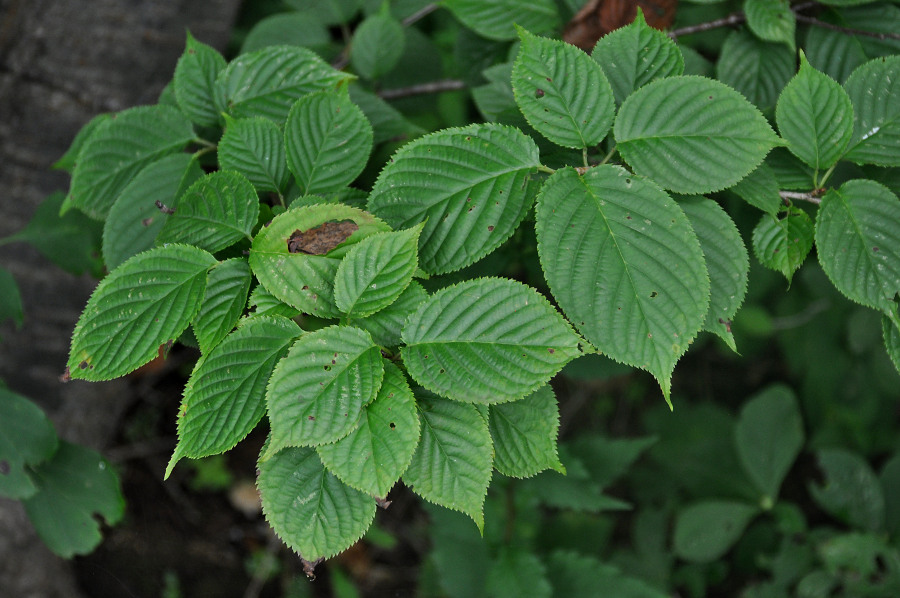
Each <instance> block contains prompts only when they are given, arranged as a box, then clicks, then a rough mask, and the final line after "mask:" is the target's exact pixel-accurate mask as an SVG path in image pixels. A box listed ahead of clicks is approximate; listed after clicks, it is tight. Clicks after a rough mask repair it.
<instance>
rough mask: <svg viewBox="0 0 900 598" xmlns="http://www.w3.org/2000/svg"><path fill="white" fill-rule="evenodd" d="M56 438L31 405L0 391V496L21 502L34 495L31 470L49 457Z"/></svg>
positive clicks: (41, 415) (40, 411) (51, 425)
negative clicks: (1, 469)
mask: <svg viewBox="0 0 900 598" xmlns="http://www.w3.org/2000/svg"><path fill="white" fill-rule="evenodd" d="M58 447H59V439H58V438H57V437H56V430H54V429H53V424H52V423H50V420H49V419H48V418H47V416H46V415H44V412H43V411H42V410H41V408H40V407H38V406H37V405H36V404H35V403H33V402H31V401H30V400H28V399H26V398H25V397H23V396H21V395H18V394H16V393H14V392H11V391H9V390H7V389H5V388H0V462H2V463H4V464H5V468H4V471H3V475H2V476H0V496H5V497H7V498H12V499H16V500H21V499H23V498H28V497H29V496H32V495H34V493H35V492H37V490H38V488H37V486H36V485H35V482H34V478H33V477H32V475H31V470H32V469H33V468H34V466H36V465H38V464H39V463H41V462H43V461H46V460H47V459H49V458H50V457H52V456H53V453H55V452H56V450H57V448H58Z"/></svg>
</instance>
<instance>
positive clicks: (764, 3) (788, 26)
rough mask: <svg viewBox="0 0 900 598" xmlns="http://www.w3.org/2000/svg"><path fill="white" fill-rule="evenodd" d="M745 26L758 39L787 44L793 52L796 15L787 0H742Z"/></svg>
mask: <svg viewBox="0 0 900 598" xmlns="http://www.w3.org/2000/svg"><path fill="white" fill-rule="evenodd" d="M744 15H745V16H746V17H747V27H749V28H750V31H752V32H753V33H754V35H756V36H757V37H759V38H760V39H764V40H766V41H769V42H782V43H785V44H787V46H788V47H789V48H790V49H791V52H792V53H793V51H794V47H795V40H794V35H795V32H796V29H797V17H796V16H795V15H794V13H793V12H792V11H791V6H790V2H788V0H744Z"/></svg>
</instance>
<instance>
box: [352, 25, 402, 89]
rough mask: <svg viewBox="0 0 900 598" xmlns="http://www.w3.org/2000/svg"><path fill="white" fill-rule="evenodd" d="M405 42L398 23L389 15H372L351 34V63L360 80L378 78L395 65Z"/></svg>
mask: <svg viewBox="0 0 900 598" xmlns="http://www.w3.org/2000/svg"><path fill="white" fill-rule="evenodd" d="M405 41H406V39H405V37H404V35H403V25H401V24H400V22H399V21H398V20H396V19H394V18H392V17H391V16H390V15H383V14H376V15H372V16H371V17H368V18H367V19H365V20H364V21H363V22H362V23H360V24H359V27H357V28H356V31H354V32H353V43H352V45H351V46H350V64H352V65H353V70H355V71H356V72H357V73H358V74H359V75H360V76H361V77H363V78H365V79H378V78H379V77H381V76H382V75H384V74H386V73H389V72H391V71H392V70H393V69H394V67H395V66H397V61H399V60H400V57H401V56H402V55H403V47H404V44H405Z"/></svg>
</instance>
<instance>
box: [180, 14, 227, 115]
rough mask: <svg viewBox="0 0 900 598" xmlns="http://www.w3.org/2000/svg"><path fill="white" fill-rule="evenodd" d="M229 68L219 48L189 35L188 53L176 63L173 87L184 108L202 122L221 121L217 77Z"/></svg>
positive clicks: (186, 45)
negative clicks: (215, 98) (217, 105)
mask: <svg viewBox="0 0 900 598" xmlns="http://www.w3.org/2000/svg"><path fill="white" fill-rule="evenodd" d="M224 68H225V59H224V58H222V55H221V54H219V52H218V50H216V49H215V48H212V47H210V46H207V45H206V44H203V43H200V42H198V41H197V40H196V39H194V36H193V35H191V33H190V32H188V34H187V42H186V43H185V48H184V53H183V54H182V55H181V58H179V59H178V64H176V65H175V77H174V79H173V80H172V86H173V88H174V91H175V100H176V101H177V102H178V107H179V108H181V111H182V112H184V113H185V114H187V115H188V118H190V119H191V121H192V122H195V123H197V124H198V125H206V126H212V125H215V124H218V122H219V112H218V110H216V104H215V100H214V97H215V86H216V77H218V76H219V73H220V72H221V71H222V70H223V69H224Z"/></svg>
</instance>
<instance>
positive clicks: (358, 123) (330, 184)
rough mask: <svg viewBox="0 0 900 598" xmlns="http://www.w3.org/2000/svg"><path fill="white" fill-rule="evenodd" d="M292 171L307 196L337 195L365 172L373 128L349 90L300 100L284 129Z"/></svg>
mask: <svg viewBox="0 0 900 598" xmlns="http://www.w3.org/2000/svg"><path fill="white" fill-rule="evenodd" d="M284 143H285V146H286V148H287V163H288V168H290V169H291V172H292V173H294V178H296V180H297V183H298V184H299V185H300V189H301V190H302V191H303V193H306V194H317V193H327V192H330V191H337V190H338V189H340V188H341V187H345V186H346V185H348V184H350V183H351V182H352V181H353V179H355V178H356V177H357V176H359V173H361V172H362V171H363V168H365V166H366V161H367V160H368V159H369V153H370V152H371V151H372V125H370V124H369V121H368V120H366V117H365V115H364V114H363V112H362V110H360V109H359V108H358V107H357V106H356V105H355V104H354V103H353V102H351V101H350V96H349V94H348V92H347V89H346V88H343V90H341V91H322V92H318V93H311V94H309V95H307V96H305V97H302V98H300V99H299V100H297V102H296V103H295V104H294V105H293V106H292V107H291V111H290V114H289V115H288V117H287V123H285V127H284Z"/></svg>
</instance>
